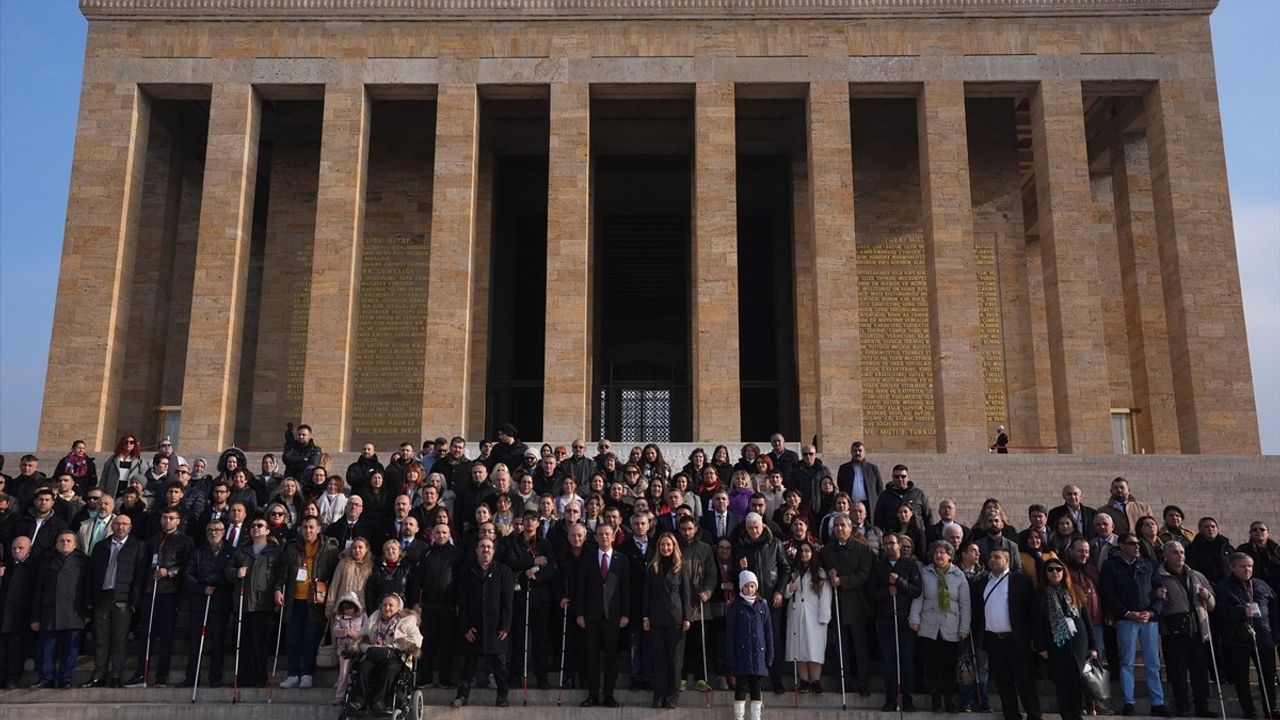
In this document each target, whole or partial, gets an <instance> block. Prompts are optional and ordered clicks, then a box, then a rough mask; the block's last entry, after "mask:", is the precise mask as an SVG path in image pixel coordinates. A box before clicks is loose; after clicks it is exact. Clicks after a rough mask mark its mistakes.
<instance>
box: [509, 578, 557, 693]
mask: <svg viewBox="0 0 1280 720" xmlns="http://www.w3.org/2000/svg"><path fill="white" fill-rule="evenodd" d="M511 616H512V617H511V626H512V628H511V659H510V661H509V662H508V667H510V668H512V670H513V672H515V673H519V674H520V676H521V677H523V676H524V670H525V657H524V652H525V649H524V637H525V628H524V598H523V597H521V593H516V602H515V604H514V606H513V607H512V608H511ZM550 617H551V609H550V608H546V607H538V606H537V605H532V606H530V607H529V671H530V673H531V674H532V675H533V676H534V677H536V678H538V679H539V680H542V679H545V678H546V677H547V645H548V643H547V626H548V623H549V622H550ZM559 649H560V648H558V647H557V648H556V650H559Z"/></svg>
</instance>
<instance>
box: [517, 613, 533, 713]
mask: <svg viewBox="0 0 1280 720" xmlns="http://www.w3.org/2000/svg"><path fill="white" fill-rule="evenodd" d="M532 590H533V588H528V589H526V590H525V591H524V673H523V674H524V677H523V678H522V679H521V680H520V684H521V685H523V686H524V690H523V692H524V706H525V707H529V596H530V594H531V591H532Z"/></svg>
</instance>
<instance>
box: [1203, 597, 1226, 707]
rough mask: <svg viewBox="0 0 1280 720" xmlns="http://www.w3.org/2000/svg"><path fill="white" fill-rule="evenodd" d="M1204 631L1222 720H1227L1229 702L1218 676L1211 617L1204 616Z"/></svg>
mask: <svg viewBox="0 0 1280 720" xmlns="http://www.w3.org/2000/svg"><path fill="white" fill-rule="evenodd" d="M1204 629H1205V631H1206V632H1207V633H1209V662H1211V663H1213V684H1214V685H1215V686H1216V687H1217V689H1218V706H1219V707H1221V708H1222V720H1227V701H1226V700H1225V699H1224V698H1223V697H1222V678H1220V677H1219V676H1218V652H1217V650H1215V649H1214V647H1213V626H1212V625H1210V623H1209V615H1208V614H1207V613H1206V614H1205V616H1204Z"/></svg>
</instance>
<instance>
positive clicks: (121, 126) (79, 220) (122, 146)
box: [38, 82, 151, 452]
mask: <svg viewBox="0 0 1280 720" xmlns="http://www.w3.org/2000/svg"><path fill="white" fill-rule="evenodd" d="M150 128H151V103H150V101H149V100H148V99H147V96H146V94H145V93H143V91H142V89H141V88H139V87H138V86H137V85H132V84H115V83H93V82H86V83H84V85H83V87H82V89H81V93H80V117H79V119H78V121H77V123H76V144H75V151H74V155H73V159H72V164H71V195H70V199H69V200H68V201H67V222H66V226H65V231H64V234H63V242H62V263H61V266H60V267H61V270H60V272H59V273H58V299H57V303H56V305H55V309H54V315H53V337H52V340H51V342H50V344H49V367H48V373H47V375H46V376H45V388H44V409H43V412H42V415H41V418H40V437H39V441H38V446H39V447H40V448H42V449H47V448H56V449H58V450H63V449H64V448H66V447H68V446H70V444H71V442H72V441H73V440H77V439H82V440H84V441H85V443H86V444H87V445H88V446H89V449H90V450H92V451H95V452H100V451H103V450H110V449H112V448H114V447H115V440H116V436H117V434H118V433H122V432H137V429H135V428H117V427H116V415H117V412H118V410H119V403H120V387H121V383H122V378H123V375H124V372H123V370H124V363H125V350H126V343H127V338H126V337H125V334H126V333H127V331H128V323H129V315H130V301H131V295H132V290H133V283H132V280H131V278H132V274H133V258H134V251H135V247H136V245H137V238H138V217H139V215H140V214H141V207H142V176H143V170H144V169H145V167H146V158H147V136H148V133H149V132H150ZM97 258H111V259H112V260H113V262H112V263H107V264H100V263H97V262H94V260H95V259H97ZM144 442H145V440H144Z"/></svg>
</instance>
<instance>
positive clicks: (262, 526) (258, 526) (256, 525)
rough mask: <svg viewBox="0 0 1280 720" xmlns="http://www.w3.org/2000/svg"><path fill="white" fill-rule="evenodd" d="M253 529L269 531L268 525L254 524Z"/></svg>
mask: <svg viewBox="0 0 1280 720" xmlns="http://www.w3.org/2000/svg"><path fill="white" fill-rule="evenodd" d="M253 527H256V528H262V529H263V530H266V529H267V524H266V523H254V524H253Z"/></svg>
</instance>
